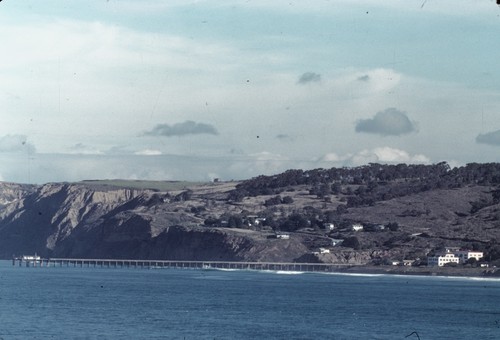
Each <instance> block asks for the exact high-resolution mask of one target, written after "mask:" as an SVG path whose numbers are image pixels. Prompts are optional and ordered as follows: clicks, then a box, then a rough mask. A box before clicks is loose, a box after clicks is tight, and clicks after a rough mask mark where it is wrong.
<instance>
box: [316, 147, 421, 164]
mask: <svg viewBox="0 0 500 340" xmlns="http://www.w3.org/2000/svg"><path fill="white" fill-rule="evenodd" d="M319 162H328V163H336V165H341V166H360V165H365V164H368V163H389V164H391V163H392V164H398V163H412V164H415V163H418V164H427V163H430V162H431V160H430V159H429V158H428V157H427V156H425V155H422V154H415V155H411V154H410V153H409V152H407V151H404V150H401V149H397V148H391V147H388V146H384V147H378V148H374V149H365V150H361V151H359V152H357V153H355V154H346V155H338V154H337V153H334V152H332V153H328V154H326V155H324V156H323V157H321V158H320V159H319Z"/></svg>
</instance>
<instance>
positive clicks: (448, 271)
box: [335, 265, 500, 279]
mask: <svg viewBox="0 0 500 340" xmlns="http://www.w3.org/2000/svg"><path fill="white" fill-rule="evenodd" d="M335 272H338V273H345V274H387V275H414V276H442V277H477V278H499V279H500V270H499V269H498V268H472V267H470V268H461V267H458V268H453V267H405V266H370V265H359V266H352V267H348V268H342V269H339V270H336V271H335Z"/></svg>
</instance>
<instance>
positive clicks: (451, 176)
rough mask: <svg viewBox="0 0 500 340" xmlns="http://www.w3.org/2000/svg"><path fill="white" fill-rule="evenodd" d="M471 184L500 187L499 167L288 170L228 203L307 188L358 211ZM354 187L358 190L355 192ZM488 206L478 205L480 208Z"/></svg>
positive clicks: (242, 189) (241, 188) (246, 186)
mask: <svg viewBox="0 0 500 340" xmlns="http://www.w3.org/2000/svg"><path fill="white" fill-rule="evenodd" d="M471 184H474V185H488V186H490V185H499V184H500V164H498V163H487V164H478V163H471V164H467V165H466V166H463V167H459V168H454V169H450V166H449V165H448V164H447V163H445V162H441V163H438V164H434V165H407V164H398V165H387V164H374V163H371V164H369V165H367V166H361V167H356V168H339V169H338V168H332V169H328V170H325V169H315V170H308V171H303V170H288V171H286V172H284V173H282V174H279V175H275V176H259V177H255V178H253V179H250V180H247V181H244V182H242V183H241V184H239V185H237V187H236V189H234V190H233V191H232V192H231V193H230V195H229V200H232V201H235V202H238V201H241V200H242V199H243V198H245V197H252V196H261V195H276V194H281V193H282V192H284V191H286V190H287V189H288V188H291V187H294V186H297V185H306V186H308V187H309V188H310V189H309V192H310V193H311V194H314V195H317V196H318V197H319V198H324V197H326V196H328V195H338V194H341V193H343V194H346V195H347V196H348V197H347V206H349V207H356V206H361V205H371V204H374V203H375V202H378V201H384V200H389V199H392V198H396V197H401V196H407V195H412V194H416V193H419V192H423V191H429V190H435V189H454V188H460V187H464V186H466V185H471ZM352 185H356V186H357V188H356V189H355V190H353V189H352ZM347 186H348V187H347ZM493 199H495V200H496V201H497V202H498V201H499V199H500V190H496V191H495V193H494V195H493ZM491 202H493V200H492V201H491ZM488 203H489V202H479V203H478V207H480V206H484V205H486V204H488Z"/></svg>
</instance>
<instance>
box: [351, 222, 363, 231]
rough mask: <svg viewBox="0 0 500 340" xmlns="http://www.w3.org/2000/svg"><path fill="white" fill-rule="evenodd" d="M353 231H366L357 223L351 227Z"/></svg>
mask: <svg viewBox="0 0 500 340" xmlns="http://www.w3.org/2000/svg"><path fill="white" fill-rule="evenodd" d="M351 229H352V230H354V231H361V230H363V229H364V227H363V225H362V224H359V223H356V224H353V225H352V226H351Z"/></svg>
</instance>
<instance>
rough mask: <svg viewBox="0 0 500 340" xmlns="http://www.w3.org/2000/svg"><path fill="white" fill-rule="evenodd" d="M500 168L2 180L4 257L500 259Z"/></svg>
mask: <svg viewBox="0 0 500 340" xmlns="http://www.w3.org/2000/svg"><path fill="white" fill-rule="evenodd" d="M499 184H500V166H497V165H496V164H493V165H492V164H487V165H474V166H467V167H465V168H459V169H458V170H456V169H453V170H451V169H449V168H445V166H444V165H443V164H441V163H440V164H438V165H432V166H413V167H412V166H406V165H405V166H404V167H402V166H400V165H398V166H382V165H376V164H375V165H370V166H367V167H360V168H352V169H330V170H322V169H319V170H311V171H302V170H293V171H288V172H286V173H283V174H279V175H276V176H260V177H257V178H254V179H251V180H248V181H243V182H217V183H182V182H141V181H84V182H79V183H48V184H44V185H21V184H13V183H0V257H1V258H4V259H7V258H10V257H11V256H12V255H22V254H33V253H35V252H36V253H37V254H39V255H40V256H43V257H77V258H123V259H124V258H129V259H134V258H135V259H159V260H160V259H171V260H225V261H272V262H281V261H282V262H294V261H295V262H324V263H343V264H352V265H367V264H371V265H380V264H389V263H391V262H393V261H402V260H411V261H414V263H416V264H425V258H426V256H427V254H429V253H430V252H432V251H435V250H438V249H442V248H443V247H462V248H468V249H475V250H479V251H483V252H484V253H485V259H487V260H488V261H489V262H491V263H492V264H494V263H496V262H498V261H500V246H499V245H498V240H499V239H500V189H499Z"/></svg>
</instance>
